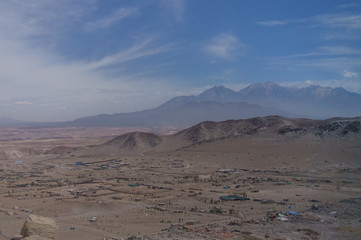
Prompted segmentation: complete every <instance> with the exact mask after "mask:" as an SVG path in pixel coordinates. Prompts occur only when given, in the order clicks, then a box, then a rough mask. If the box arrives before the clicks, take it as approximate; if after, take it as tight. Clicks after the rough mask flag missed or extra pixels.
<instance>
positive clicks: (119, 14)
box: [85, 8, 140, 31]
mask: <svg viewBox="0 0 361 240" xmlns="http://www.w3.org/2000/svg"><path fill="white" fill-rule="evenodd" d="M139 14H140V12H139V10H138V9H136V8H119V9H118V10H116V11H114V12H113V13H112V14H110V15H109V16H106V17H104V18H101V19H98V20H96V21H94V22H89V23H87V24H86V25H85V30H86V31H94V30H98V29H102V28H107V27H110V26H111V25H113V24H116V23H117V22H119V21H121V20H123V19H125V18H129V17H132V16H136V15H139Z"/></svg>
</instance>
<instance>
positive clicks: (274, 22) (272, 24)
mask: <svg viewBox="0 0 361 240" xmlns="http://www.w3.org/2000/svg"><path fill="white" fill-rule="evenodd" d="M257 23H258V24H260V25H264V26H269V27H276V26H281V25H285V24H287V23H288V21H286V20H284V21H281V20H270V21H261V22H257Z"/></svg>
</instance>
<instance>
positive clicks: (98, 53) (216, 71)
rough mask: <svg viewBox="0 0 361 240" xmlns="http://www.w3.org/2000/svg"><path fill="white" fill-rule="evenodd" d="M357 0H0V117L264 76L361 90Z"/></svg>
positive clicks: (139, 105)
mask: <svg viewBox="0 0 361 240" xmlns="http://www.w3.org/2000/svg"><path fill="white" fill-rule="evenodd" d="M360 10H361V3H360V2H359V1H355V0H354V1H341V0H338V1H337V0H332V1H327V3H326V2H321V1H317V2H315V1H310V0H308V1H272V2H270V1H257V2H254V1H227V2H224V1H189V0H149V1H148V0H147V1H145V0H144V1H142V0H136V1H115V0H114V1H106V2H104V1H97V0H91V1H87V2H84V1H77V0H64V1H61V2H53V1H42V0H33V1H0V52H1V54H0V83H1V88H0V118H4V117H6V118H13V119H18V120H26V121H42V122H44V121H66V120H73V119H76V118H79V117H84V116H92V115H98V114H105V113H120V112H123V113H125V112H134V111H139V110H144V109H149V108H153V107H156V106H159V105H161V104H162V103H164V102H165V101H167V100H169V99H171V98H172V97H175V96H182V95H192V94H193V95H197V94H199V93H201V92H203V91H204V90H206V89H209V88H210V87H212V86H219V85H222V86H225V87H227V88H230V89H233V90H239V89H241V88H244V87H246V86H248V85H249V84H252V83H255V82H267V81H273V82H276V83H278V84H280V85H282V86H298V87H306V86H309V85H320V86H323V87H332V88H335V87H343V88H345V89H346V90H348V91H351V92H356V93H359V94H360V93H361V77H360V74H361V46H360V40H361V14H360Z"/></svg>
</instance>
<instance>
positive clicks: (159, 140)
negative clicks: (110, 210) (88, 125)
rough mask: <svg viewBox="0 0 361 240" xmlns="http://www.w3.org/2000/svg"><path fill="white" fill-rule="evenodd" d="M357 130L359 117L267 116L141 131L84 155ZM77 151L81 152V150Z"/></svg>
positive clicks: (330, 135)
mask: <svg viewBox="0 0 361 240" xmlns="http://www.w3.org/2000/svg"><path fill="white" fill-rule="evenodd" d="M360 128H361V117H359V118H333V119H328V120H312V119H292V118H285V117H280V116H268V117H257V118H250V119H242V120H227V121H222V122H211V121H207V122H202V123H199V124H197V125H195V126H193V127H190V128H188V129H185V130H182V131H180V132H178V133H176V134H174V135H169V136H157V135H155V134H152V133H142V132H132V133H127V134H124V135H121V136H118V137H116V138H114V139H112V140H110V141H108V142H106V143H104V144H102V145H98V146H92V147H88V148H87V149H86V151H85V152H86V153H88V154H90V153H92V154H94V153H98V154H101V153H114V154H120V153H144V152H166V151H172V150H177V149H181V148H184V147H187V146H191V145H193V144H199V143H203V142H212V141H215V140H220V139H224V138H247V137H279V138H282V137H300V136H304V135H313V136H316V137H320V138H325V137H326V138H339V137H353V138H361V134H360V133H361V130H360ZM81 152H83V153H84V149H83V150H81Z"/></svg>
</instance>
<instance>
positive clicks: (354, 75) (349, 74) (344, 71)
mask: <svg viewBox="0 0 361 240" xmlns="http://www.w3.org/2000/svg"><path fill="white" fill-rule="evenodd" d="M343 76H344V77H346V78H353V77H358V74H357V73H356V72H350V71H348V70H343Z"/></svg>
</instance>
